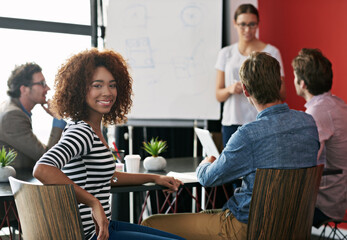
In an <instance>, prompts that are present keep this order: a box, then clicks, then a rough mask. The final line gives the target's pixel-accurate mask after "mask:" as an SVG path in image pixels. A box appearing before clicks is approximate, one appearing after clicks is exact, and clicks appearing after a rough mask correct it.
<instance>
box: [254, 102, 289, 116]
mask: <svg viewBox="0 0 347 240" xmlns="http://www.w3.org/2000/svg"><path fill="white" fill-rule="evenodd" d="M289 110H290V109H289V107H288V104H287V103H282V104H276V105H274V106H271V107H268V108H266V109H264V110H263V111H261V112H260V113H258V115H257V120H258V119H260V118H262V117H265V116H269V115H273V114H278V113H281V112H287V111H289Z"/></svg>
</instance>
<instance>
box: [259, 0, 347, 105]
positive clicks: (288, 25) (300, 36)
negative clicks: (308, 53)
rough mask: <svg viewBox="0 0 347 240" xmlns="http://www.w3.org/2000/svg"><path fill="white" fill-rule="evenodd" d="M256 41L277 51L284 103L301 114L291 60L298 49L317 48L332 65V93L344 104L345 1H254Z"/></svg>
mask: <svg viewBox="0 0 347 240" xmlns="http://www.w3.org/2000/svg"><path fill="white" fill-rule="evenodd" d="M258 8H259V13H260V25H259V37H260V39H261V40H262V41H264V42H268V43H271V44H272V45H274V46H276V47H277V48H279V50H280V52H281V55H282V59H283V64H284V70H285V82H286V88H287V100H286V102H287V103H288V105H289V106H290V107H291V108H294V109H299V110H304V109H305V108H304V106H303V105H304V104H305V101H304V99H303V98H301V97H298V96H297V95H296V93H295V88H294V85H293V81H294V75H293V68H292V66H291V61H292V59H293V58H294V57H295V56H296V55H297V53H298V51H299V50H300V49H301V48H304V47H306V48H319V49H321V51H322V52H323V54H324V55H325V56H326V57H327V58H329V60H330V61H331V62H332V65H333V73H334V79H333V87H332V93H333V94H335V95H337V96H339V97H341V98H342V99H343V100H344V101H345V102H347V60H346V58H347V0H330V1H327V0H258Z"/></svg>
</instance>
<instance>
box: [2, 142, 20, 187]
mask: <svg viewBox="0 0 347 240" xmlns="http://www.w3.org/2000/svg"><path fill="white" fill-rule="evenodd" d="M16 157H17V152H16V151H14V150H13V149H9V151H8V152H7V151H6V149H5V147H4V146H2V149H1V151H0V182H8V177H10V176H12V177H15V176H16V170H15V169H14V168H13V167H12V166H9V165H10V164H11V163H12V162H13V160H14V159H15V158H16Z"/></svg>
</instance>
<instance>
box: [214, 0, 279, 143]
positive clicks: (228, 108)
mask: <svg viewBox="0 0 347 240" xmlns="http://www.w3.org/2000/svg"><path fill="white" fill-rule="evenodd" d="M258 24H259V13H258V10H257V9H256V8H255V7H254V6H253V5H252V4H242V5H240V6H239V7H238V8H237V10H236V11H235V15H234V27H235V28H236V29H237V33H238V37H239V41H238V42H237V43H235V44H232V45H230V46H227V47H224V48H223V49H221V50H220V52H219V54H218V58H217V63H216V65H215V67H216V69H217V81H216V98H217V100H218V101H219V102H224V107H223V116H222V135H223V145H224V147H225V145H226V143H227V142H228V140H229V138H230V137H231V135H232V134H233V133H234V132H235V131H236V130H237V128H238V127H239V126H241V125H243V124H245V123H248V122H252V121H254V120H255V119H256V116H257V111H256V109H255V107H254V106H252V105H251V104H250V103H249V102H248V100H247V98H246V97H245V96H244V95H243V93H242V86H241V82H240V79H239V69H240V67H241V65H242V63H243V62H244V61H245V60H246V59H247V57H248V56H249V54H250V53H251V52H253V51H257V52H267V53H269V54H270V55H271V56H272V57H274V58H276V59H277V60H278V61H279V63H280V66H281V76H282V88H281V97H282V100H284V99H285V85H284V71H283V65H282V59H281V54H280V52H279V51H278V49H277V48H276V47H274V46H272V45H270V44H267V43H264V42H262V41H260V40H259V39H257V38H256V32H257V29H258Z"/></svg>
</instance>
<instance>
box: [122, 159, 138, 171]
mask: <svg viewBox="0 0 347 240" xmlns="http://www.w3.org/2000/svg"><path fill="white" fill-rule="evenodd" d="M124 160H125V167H126V171H127V172H129V173H138V172H140V160H141V156H140V155H126V156H125V157H124Z"/></svg>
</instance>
